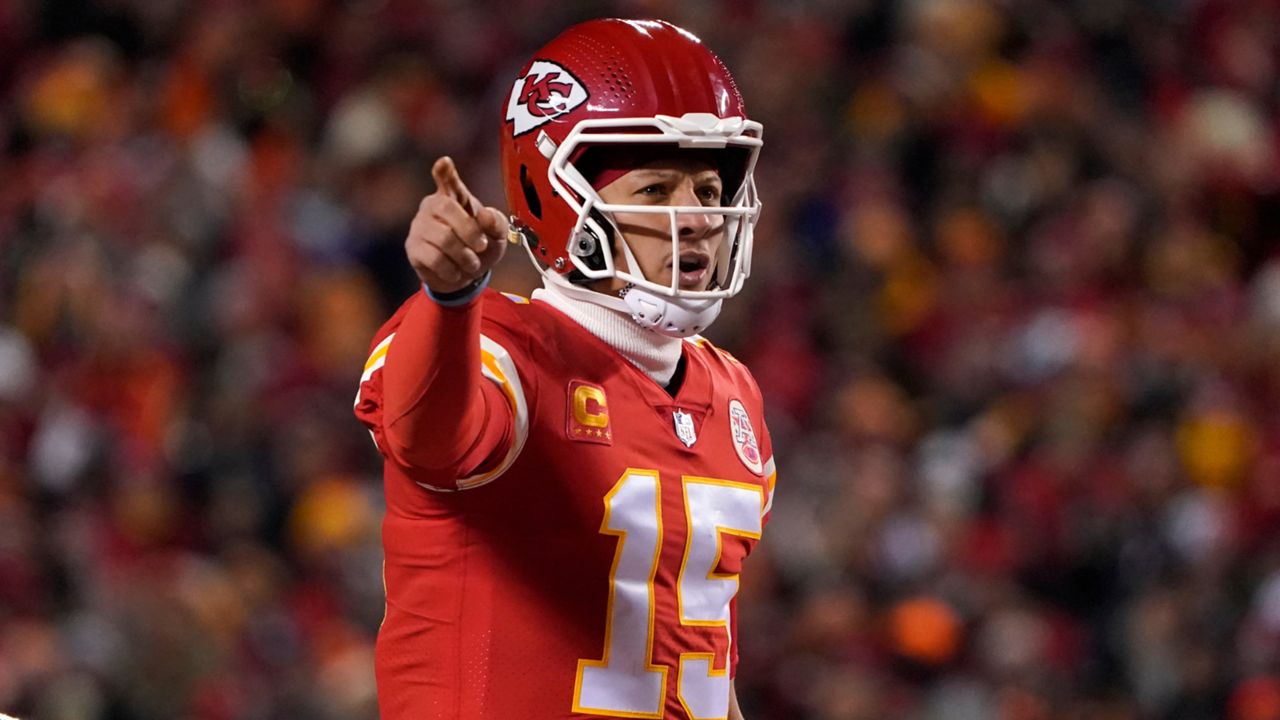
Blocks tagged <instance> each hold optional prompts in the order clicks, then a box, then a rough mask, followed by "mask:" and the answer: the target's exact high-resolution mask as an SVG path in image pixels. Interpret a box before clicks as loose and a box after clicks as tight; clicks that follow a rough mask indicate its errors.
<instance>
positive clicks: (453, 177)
mask: <svg viewBox="0 0 1280 720" xmlns="http://www.w3.org/2000/svg"><path fill="white" fill-rule="evenodd" d="M431 177H432V179H433V180H435V181H436V189H437V190H438V191H440V192H443V193H445V194H447V195H449V196H450V197H452V198H453V199H454V200H455V201H456V202H457V203H458V204H459V205H461V206H462V207H463V208H464V209H465V210H466V211H467V213H468V214H470V215H471V216H472V217H475V214H476V202H475V196H473V195H472V194H471V191H470V190H468V189H467V186H466V185H465V184H464V183H463V182H462V176H461V175H459V174H458V166H457V165H455V164H454V162H453V158H451V157H449V156H448V155H445V156H444V157H442V158H440V159H438V160H436V162H435V164H434V165H432V166H431Z"/></svg>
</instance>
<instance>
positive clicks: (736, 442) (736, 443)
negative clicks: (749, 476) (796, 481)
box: [729, 399, 764, 475]
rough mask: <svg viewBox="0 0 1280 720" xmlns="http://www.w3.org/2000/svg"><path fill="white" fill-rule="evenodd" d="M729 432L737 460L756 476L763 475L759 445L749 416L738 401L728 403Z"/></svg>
mask: <svg viewBox="0 0 1280 720" xmlns="http://www.w3.org/2000/svg"><path fill="white" fill-rule="evenodd" d="M729 430H730V431H731V432H732V433H733V449H734V450H736V451H737V453H738V459H739V460H741V461H742V464H743V465H746V466H747V469H748V470H750V471H751V472H753V473H755V474H756V475H764V463H763V462H762V461H761V459H760V444H759V443H758V442H756V431H755V430H754V429H752V427H751V416H749V415H747V409H746V408H745V407H743V406H742V403H741V402H740V401H739V400H736V399H734V400H730V401H729Z"/></svg>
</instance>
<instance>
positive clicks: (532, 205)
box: [520, 165, 542, 220]
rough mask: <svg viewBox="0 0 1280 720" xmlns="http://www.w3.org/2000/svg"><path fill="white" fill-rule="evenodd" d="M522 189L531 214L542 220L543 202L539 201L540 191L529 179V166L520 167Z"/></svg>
mask: <svg viewBox="0 0 1280 720" xmlns="http://www.w3.org/2000/svg"><path fill="white" fill-rule="evenodd" d="M520 188H521V189H522V190H524V201H525V202H526V203H527V204H528V205H529V212H531V213H533V216H534V217H536V218H538V219H539V220H541V219H542V201H541V200H539V199H538V189H537V188H535V187H534V186H533V181H532V180H530V179H529V166H528V165H521V166H520Z"/></svg>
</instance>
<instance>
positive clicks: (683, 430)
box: [671, 410, 698, 447]
mask: <svg viewBox="0 0 1280 720" xmlns="http://www.w3.org/2000/svg"><path fill="white" fill-rule="evenodd" d="M671 417H672V419H674V420H675V423H676V437H678V438H680V442H682V443H684V446H685V447H693V444H694V443H695V442H697V441H698V434H697V432H696V431H695V430H694V429H693V416H692V415H690V414H689V413H687V412H685V411H683V410H676V411H675V412H674V413H672V415H671Z"/></svg>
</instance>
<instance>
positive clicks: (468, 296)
mask: <svg viewBox="0 0 1280 720" xmlns="http://www.w3.org/2000/svg"><path fill="white" fill-rule="evenodd" d="M492 276H493V273H492V272H486V273H485V274H484V275H481V276H480V278H479V279H478V280H476V281H475V282H473V283H471V284H470V285H468V286H466V287H464V288H462V289H461V290H454V291H453V292H449V293H439V294H437V293H433V292H431V288H429V287H427V284H426V283H423V284H422V290H423V292H425V293H426V294H427V297H429V298H431V299H432V300H434V301H435V303H436V304H437V305H442V306H444V307H458V306H460V305H466V304H467V303H469V302H471V301H472V300H475V299H476V298H478V297H480V293H482V292H484V289H485V288H487V287H489V278H490V277H492Z"/></svg>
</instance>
